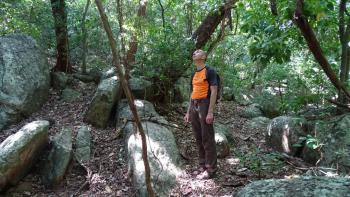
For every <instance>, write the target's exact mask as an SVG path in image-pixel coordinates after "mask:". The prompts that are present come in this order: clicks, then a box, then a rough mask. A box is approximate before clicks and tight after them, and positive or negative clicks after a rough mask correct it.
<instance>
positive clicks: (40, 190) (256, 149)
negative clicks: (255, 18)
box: [0, 83, 305, 196]
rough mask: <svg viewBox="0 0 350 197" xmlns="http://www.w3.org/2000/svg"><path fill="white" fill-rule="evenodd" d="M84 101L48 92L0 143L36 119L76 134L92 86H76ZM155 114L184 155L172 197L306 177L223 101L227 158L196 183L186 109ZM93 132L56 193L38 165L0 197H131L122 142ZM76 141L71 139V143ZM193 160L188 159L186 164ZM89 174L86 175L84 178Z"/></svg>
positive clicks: (110, 131)
mask: <svg viewBox="0 0 350 197" xmlns="http://www.w3.org/2000/svg"><path fill="white" fill-rule="evenodd" d="M74 88H75V89H77V90H79V91H80V92H81V93H82V96H81V97H80V98H79V99H78V100H76V101H74V102H72V103H66V102H64V101H62V100H60V92H59V91H55V90H51V91H50V97H49V100H48V102H47V103H46V104H45V105H44V106H43V108H42V109H41V110H40V111H39V112H37V113H35V114H33V115H31V116H30V117H28V118H27V119H25V120H23V121H22V122H20V123H18V124H16V125H14V126H11V127H10V128H8V129H6V130H5V131H3V132H1V133H0V143H1V142H2V141H3V140H4V139H5V138H6V137H8V136H9V135H11V134H13V133H15V132H16V131H18V130H19V129H20V128H21V127H22V126H24V125H25V124H26V123H28V122H31V121H34V120H40V119H44V120H49V121H50V122H51V124H52V126H51V128H50V130H49V134H50V137H52V136H54V135H55V134H56V133H57V132H58V131H60V130H61V129H62V128H63V127H69V128H71V129H72V130H73V133H74V135H73V136H76V131H77V130H78V129H79V128H80V127H81V126H83V125H86V123H84V122H83V114H84V111H85V110H86V109H87V107H88V105H89V101H90V100H91V98H92V96H93V93H94V90H95V88H96V86H95V85H94V84H88V85H86V84H82V83H78V84H76V85H75V87H74ZM156 109H157V111H158V112H159V113H160V114H161V115H163V116H165V117H167V119H168V121H169V122H170V123H172V124H176V125H178V127H177V128H173V129H174V135H175V138H176V141H177V144H178V147H180V152H181V153H182V155H183V156H184V165H185V166H184V168H185V169H186V174H185V175H183V176H181V177H179V178H178V185H177V187H176V188H175V189H174V190H173V191H172V193H171V194H170V196H234V195H235V193H236V192H237V191H238V190H239V189H240V188H242V187H244V186H245V185H246V184H248V183H250V182H252V181H255V180H260V179H267V178H285V177H289V176H295V175H298V174H301V173H304V170H301V169H302V168H298V167H297V166H300V165H302V166H305V164H304V163H303V162H301V161H300V160H298V159H295V158H288V159H286V158H284V157H283V156H281V155H279V154H276V153H273V152H271V151H270V150H268V149H267V148H266V147H265V146H264V131H262V130H256V129H249V128H247V127H246V126H245V123H246V122H247V121H248V120H247V119H244V118H242V117H240V116H239V114H240V111H242V110H243V109H244V106H239V105H237V104H236V103H234V102H221V103H220V104H219V106H218V112H217V114H216V120H215V121H218V122H220V123H223V124H225V125H226V126H228V127H229V128H230V129H231V134H232V140H231V142H230V149H231V150H230V155H229V156H228V157H226V158H223V159H219V160H218V169H219V170H218V173H217V176H216V177H215V178H214V179H210V180H198V179H196V175H195V174H196V171H195V169H196V168H197V167H198V166H197V159H196V158H197V151H196V148H195V142H194V138H193V136H192V133H191V129H190V127H189V126H185V125H184V124H183V115H184V112H185V111H184V109H182V108H181V105H176V104H172V105H168V106H162V105H156ZM91 128H92V137H93V139H92V144H93V147H92V153H93V154H92V159H91V162H90V163H89V164H87V165H86V166H85V167H81V166H80V165H79V164H78V163H77V162H76V161H75V160H74V159H73V161H72V164H71V165H70V168H69V170H68V173H67V175H66V177H65V179H64V181H63V182H62V183H61V184H60V185H58V186H56V187H55V188H47V187H45V186H43V184H42V183H41V180H40V167H39V163H40V161H39V162H37V164H36V165H35V166H34V167H33V170H32V171H31V172H30V173H29V174H28V175H27V176H26V177H25V178H24V179H23V180H22V181H20V182H19V184H18V185H17V186H15V187H12V188H10V189H9V190H8V191H7V192H6V193H4V194H0V196H135V190H134V188H133V187H132V185H131V182H130V179H129V178H128V176H127V163H126V158H125V147H124V143H123V142H124V141H123V139H122V137H121V135H119V133H118V132H117V131H116V129H115V128H113V127H112V125H111V126H110V127H108V128H106V129H98V128H94V127H91ZM73 141H74V140H73ZM185 158H192V159H185ZM87 172H89V173H87Z"/></svg>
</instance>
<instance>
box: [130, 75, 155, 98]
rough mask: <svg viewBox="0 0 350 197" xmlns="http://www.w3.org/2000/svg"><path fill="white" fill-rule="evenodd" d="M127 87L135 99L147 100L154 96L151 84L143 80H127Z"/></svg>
mask: <svg viewBox="0 0 350 197" xmlns="http://www.w3.org/2000/svg"><path fill="white" fill-rule="evenodd" d="M129 86H130V89H131V92H132V94H133V95H134V98H135V99H146V100H149V99H151V98H152V96H153V94H154V91H153V86H152V83H151V82H149V81H147V80H145V79H141V78H131V79H129ZM124 97H125V96H124Z"/></svg>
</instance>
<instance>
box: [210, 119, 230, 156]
mask: <svg viewBox="0 0 350 197" xmlns="http://www.w3.org/2000/svg"><path fill="white" fill-rule="evenodd" d="M214 130H215V142H216V152H217V156H218V158H224V157H226V156H228V155H229V154H230V145H229V143H228V140H227V138H228V137H227V136H231V134H230V130H229V128H228V127H226V126H225V125H223V124H220V123H214Z"/></svg>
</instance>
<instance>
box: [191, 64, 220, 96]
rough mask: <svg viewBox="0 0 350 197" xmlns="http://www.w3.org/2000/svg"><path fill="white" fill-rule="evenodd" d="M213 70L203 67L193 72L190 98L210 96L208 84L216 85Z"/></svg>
mask: <svg viewBox="0 0 350 197" xmlns="http://www.w3.org/2000/svg"><path fill="white" fill-rule="evenodd" d="M217 85H218V82H217V77H216V73H215V70H213V69H207V67H204V68H203V69H201V70H197V71H196V72H195V73H194V76H193V79H192V94H191V99H205V98H209V96H210V86H217Z"/></svg>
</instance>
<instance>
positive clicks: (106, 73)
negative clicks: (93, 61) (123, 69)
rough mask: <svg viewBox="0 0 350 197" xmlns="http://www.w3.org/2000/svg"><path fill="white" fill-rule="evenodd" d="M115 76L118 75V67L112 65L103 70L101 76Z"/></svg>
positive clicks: (106, 77) (103, 77) (102, 77)
mask: <svg viewBox="0 0 350 197" xmlns="http://www.w3.org/2000/svg"><path fill="white" fill-rule="evenodd" d="M113 76H118V74H117V68H116V67H114V66H113V67H111V68H108V69H105V70H103V71H102V76H101V79H102V80H103V79H108V78H111V77H113Z"/></svg>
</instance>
